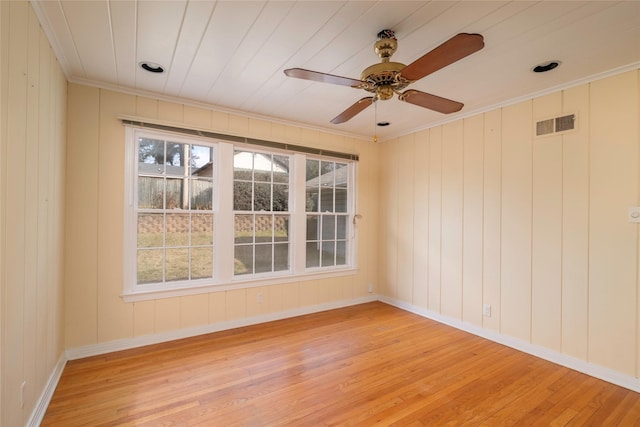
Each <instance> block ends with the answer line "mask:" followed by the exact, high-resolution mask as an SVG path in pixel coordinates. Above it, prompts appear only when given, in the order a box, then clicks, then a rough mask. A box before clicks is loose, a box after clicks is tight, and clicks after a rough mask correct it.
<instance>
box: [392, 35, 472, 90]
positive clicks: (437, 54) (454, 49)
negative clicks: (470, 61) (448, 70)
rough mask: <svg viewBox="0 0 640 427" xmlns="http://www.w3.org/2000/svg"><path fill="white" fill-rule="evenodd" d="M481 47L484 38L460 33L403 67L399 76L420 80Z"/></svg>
mask: <svg viewBox="0 0 640 427" xmlns="http://www.w3.org/2000/svg"><path fill="white" fill-rule="evenodd" d="M483 47H484V37H482V36H481V35H480V34H468V33H460V34H458V35H455V36H453V37H451V38H450V39H449V40H447V41H446V42H444V43H442V44H441V45H440V46H438V47H436V48H435V49H433V50H432V51H430V52H428V53H426V54H424V55H423V56H422V57H421V58H418V59H416V60H415V61H413V62H412V63H411V64H409V65H407V66H406V67H404V69H402V71H400V75H401V76H402V77H404V78H405V79H407V80H410V81H416V80H420V79H421V78H423V77H425V76H428V75H429V74H431V73H433V72H435V71H438V70H439V69H441V68H444V67H446V66H447V65H450V64H453V63H454V62H456V61H459V60H461V59H462V58H464V57H465V56H469V55H471V54H472V53H474V52H477V51H479V50H480V49H482V48H483Z"/></svg>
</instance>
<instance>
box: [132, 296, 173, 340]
mask: <svg viewBox="0 0 640 427" xmlns="http://www.w3.org/2000/svg"><path fill="white" fill-rule="evenodd" d="M123 304H124V302H123ZM153 315H154V321H153V324H154V329H155V333H156V334H157V333H162V332H168V331H174V330H176V329H180V298H179V297H174V298H161V299H158V300H156V305H155V310H154V312H153Z"/></svg>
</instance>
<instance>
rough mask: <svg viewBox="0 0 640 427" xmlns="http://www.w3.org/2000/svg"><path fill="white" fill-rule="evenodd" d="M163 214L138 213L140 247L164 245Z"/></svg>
mask: <svg viewBox="0 0 640 427" xmlns="http://www.w3.org/2000/svg"><path fill="white" fill-rule="evenodd" d="M163 219H164V215H163V214H138V247H139V248H159V247H162V245H163V240H162V237H163V236H162V231H163V230H164V224H163Z"/></svg>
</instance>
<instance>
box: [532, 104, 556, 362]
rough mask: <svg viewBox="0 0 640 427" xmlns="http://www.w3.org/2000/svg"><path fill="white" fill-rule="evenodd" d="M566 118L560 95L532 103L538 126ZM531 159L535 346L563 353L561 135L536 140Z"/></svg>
mask: <svg viewBox="0 0 640 427" xmlns="http://www.w3.org/2000/svg"><path fill="white" fill-rule="evenodd" d="M562 113H563V109H562V92H555V93H552V94H550V95H546V96H543V97H540V98H536V99H534V100H533V120H534V124H535V121H537V120H542V119H547V118H549V117H557V116H560V115H562ZM531 129H532V130H531V132H534V130H533V126H532V127H531ZM532 154H533V193H532V203H533V211H532V248H531V251H532V254H531V256H532V260H531V342H533V343H534V344H537V345H541V346H543V347H546V348H550V349H552V350H554V351H560V350H561V341H562V333H561V326H562V325H561V305H562V136H560V135H550V136H547V137H540V138H534V140H533V152H532Z"/></svg>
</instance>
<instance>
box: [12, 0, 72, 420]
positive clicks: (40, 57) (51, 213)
mask: <svg viewBox="0 0 640 427" xmlns="http://www.w3.org/2000/svg"><path fill="white" fill-rule="evenodd" d="M0 20H1V21H2V29H1V30H0V43H1V45H0V48H1V61H0V63H1V64H2V68H1V69H0V74H1V80H2V88H1V89H2V90H1V91H0V103H1V108H0V109H1V113H2V114H1V119H0V120H1V124H2V125H1V132H0V138H1V143H2V150H1V151H2V152H1V154H0V156H1V157H2V163H1V165H2V166H1V169H2V176H3V182H2V191H1V197H2V199H1V203H0V205H1V206H2V253H1V254H0V255H1V256H2V260H1V263H0V265H2V272H1V273H2V289H1V290H0V291H1V295H2V300H1V301H0V302H1V304H2V307H1V310H0V311H1V312H2V314H1V318H2V328H1V329H0V330H1V331H2V339H1V341H2V344H1V345H0V363H1V366H2V367H1V369H0V375H1V377H2V383H1V384H0V425H7V426H13V425H25V424H26V423H27V421H28V420H29V418H30V416H31V414H32V412H33V410H34V408H35V405H36V403H37V399H38V398H39V397H40V395H41V394H42V392H43V390H44V387H45V386H46V383H47V381H48V379H49V376H50V375H51V373H52V371H53V369H54V367H55V366H56V364H57V362H58V361H59V359H60V356H61V354H62V351H63V346H62V344H63V343H62V339H61V337H62V335H63V333H64V319H63V318H62V313H61V306H62V302H61V292H62V250H61V249H62V247H61V245H62V242H63V239H62V234H63V232H64V222H63V219H62V217H61V216H62V212H63V203H64V199H63V196H64V192H63V191H62V190H61V186H62V185H63V183H62V180H61V175H60V174H61V173H62V172H61V171H62V169H63V167H64V159H65V153H64V150H65V140H64V134H65V123H66V120H65V117H66V106H64V102H65V100H66V95H65V94H66V80H65V79H64V76H63V75H62V73H61V71H60V69H59V67H58V65H57V62H56V61H55V57H54V56H53V55H52V52H51V49H50V46H49V43H48V40H47V38H46V36H45V35H44V33H43V32H42V31H41V28H40V25H39V22H38V19H37V17H36V15H35V13H34V12H33V10H32V9H31V7H30V5H29V3H28V2H24V1H23V2H3V3H2V4H1V5H0ZM5 322H6V323H5ZM23 383H24V393H23V396H24V399H23V401H22V404H21V400H22V399H21V394H22V393H21V388H22V384H23Z"/></svg>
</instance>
